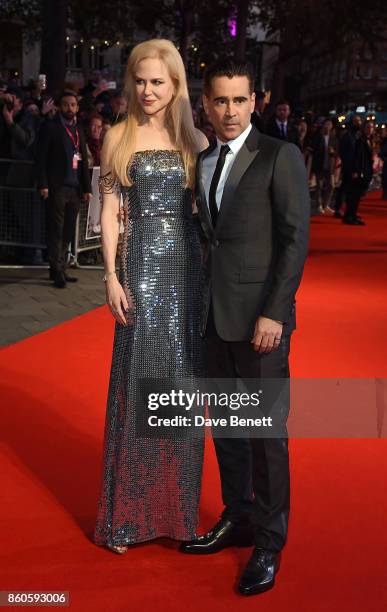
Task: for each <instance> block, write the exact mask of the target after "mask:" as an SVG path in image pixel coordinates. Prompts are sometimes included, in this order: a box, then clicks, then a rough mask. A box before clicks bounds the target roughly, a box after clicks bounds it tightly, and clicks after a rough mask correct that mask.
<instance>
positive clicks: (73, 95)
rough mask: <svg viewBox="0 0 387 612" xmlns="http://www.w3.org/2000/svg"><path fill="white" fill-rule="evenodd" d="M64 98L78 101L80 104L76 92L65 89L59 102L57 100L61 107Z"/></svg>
mask: <svg viewBox="0 0 387 612" xmlns="http://www.w3.org/2000/svg"><path fill="white" fill-rule="evenodd" d="M63 98H75V99H76V101H77V102H78V96H77V94H76V92H75V91H73V90H72V89H64V90H63V91H62V93H61V94H60V96H59V98H58V100H57V104H58V105H59V106H60V105H61V104H62V100H63Z"/></svg>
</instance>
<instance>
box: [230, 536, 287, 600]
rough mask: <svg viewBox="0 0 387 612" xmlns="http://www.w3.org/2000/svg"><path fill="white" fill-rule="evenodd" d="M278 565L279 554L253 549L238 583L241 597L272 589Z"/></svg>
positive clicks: (262, 549)
mask: <svg viewBox="0 0 387 612" xmlns="http://www.w3.org/2000/svg"><path fill="white" fill-rule="evenodd" d="M279 565H280V554H279V553H275V552H271V551H269V550H265V549H264V548H254V551H253V554H252V555H251V558H250V560H249V562H248V564H247V565H246V567H245V570H244V572H243V574H242V577H241V579H240V582H239V587H238V590H239V592H240V593H241V595H257V594H258V593H264V591H268V590H269V589H271V588H273V586H274V582H275V575H276V573H277V572H278V570H279Z"/></svg>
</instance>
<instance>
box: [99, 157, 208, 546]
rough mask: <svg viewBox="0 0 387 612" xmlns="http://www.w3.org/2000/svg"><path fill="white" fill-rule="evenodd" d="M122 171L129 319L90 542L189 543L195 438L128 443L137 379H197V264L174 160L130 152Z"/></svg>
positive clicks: (118, 329)
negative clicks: (127, 180)
mask: <svg viewBox="0 0 387 612" xmlns="http://www.w3.org/2000/svg"><path fill="white" fill-rule="evenodd" d="M129 172H130V176H131V179H132V181H133V185H132V186H131V187H123V186H121V187H120V189H121V193H122V194H123V203H124V210H125V222H124V225H125V227H124V235H123V241H122V245H121V255H120V272H119V278H120V283H121V284H122V286H123V288H124V291H125V292H126V294H127V295H129V294H131V295H132V296H133V299H134V303H135V311H134V317H133V318H132V319H130V321H129V319H128V321H129V324H128V325H127V326H123V325H120V324H118V323H116V326H115V335H114V346H113V357H112V364H111V372H110V383H109V390H108V400H107V412H106V424H105V435H104V456H103V475H102V489H101V495H100V500H99V504H98V515H97V522H96V528H95V534H94V539H95V542H96V544H99V545H106V544H110V545H127V544H132V543H136V542H143V541H146V540H151V539H153V538H157V537H169V538H173V539H177V540H188V539H191V538H192V537H194V536H195V534H196V527H197V521H198V504H199V495H200V485H201V473H202V461H203V438H201V437H200V436H198V435H197V433H194V432H192V434H191V433H189V432H188V433H187V434H185V435H183V436H181V435H178V432H176V435H172V437H168V438H164V439H163V438H162V437H159V438H158V437H141V436H138V435H136V418H137V417H138V414H137V413H138V411H139V410H144V406H143V404H139V403H138V401H136V398H137V397H138V384H139V380H140V379H142V378H147V377H152V378H160V379H169V378H174V377H182V378H186V377H188V378H189V377H199V376H202V375H203V353H202V351H203V348H202V342H203V341H202V339H201V338H200V334H199V318H200V307H201V294H200V259H201V256H200V242H199V236H198V232H197V229H196V225H195V223H194V220H193V217H192V192H191V191H190V190H189V189H187V188H186V187H185V173H184V166H183V163H182V159H181V155H180V153H179V152H178V151H165V150H154V151H141V152H137V153H135V155H134V157H133V161H132V163H131V165H130V168H129ZM102 185H104V182H102ZM105 189H106V184H105ZM102 190H103V187H102Z"/></svg>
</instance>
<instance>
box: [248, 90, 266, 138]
mask: <svg viewBox="0 0 387 612" xmlns="http://www.w3.org/2000/svg"><path fill="white" fill-rule="evenodd" d="M266 104H267V95H266V92H265V91H259V90H258V91H256V92H255V104H254V110H253V112H252V113H251V123H252V124H253V125H254V126H255V127H256V128H257V130H258V131H259V132H264V131H265V123H264V120H263V113H264V112H265V108H266Z"/></svg>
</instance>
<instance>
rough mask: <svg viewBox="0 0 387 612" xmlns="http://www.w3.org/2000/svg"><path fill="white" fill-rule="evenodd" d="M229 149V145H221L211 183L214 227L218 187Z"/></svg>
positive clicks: (210, 198) (210, 194)
mask: <svg viewBox="0 0 387 612" xmlns="http://www.w3.org/2000/svg"><path fill="white" fill-rule="evenodd" d="M229 151H231V149H230V147H229V146H228V145H222V146H221V147H220V153H219V157H218V161H217V162H216V167H215V172H214V175H213V177H212V181H211V185H210V193H209V205H210V213H211V219H212V225H213V227H215V225H216V221H217V219H218V206H217V204H216V190H217V188H218V183H219V179H220V176H221V174H222V170H223V166H224V162H225V161H226V155H227V153H228V152H229Z"/></svg>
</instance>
